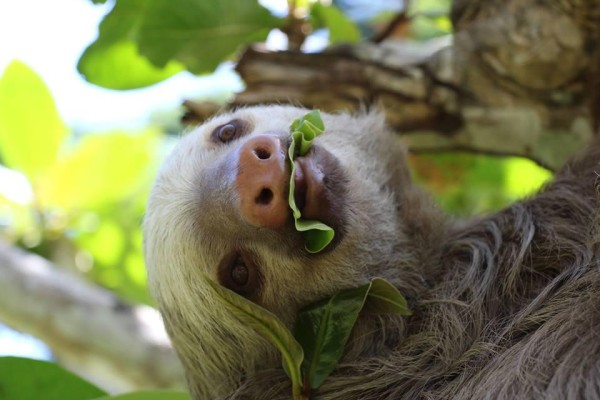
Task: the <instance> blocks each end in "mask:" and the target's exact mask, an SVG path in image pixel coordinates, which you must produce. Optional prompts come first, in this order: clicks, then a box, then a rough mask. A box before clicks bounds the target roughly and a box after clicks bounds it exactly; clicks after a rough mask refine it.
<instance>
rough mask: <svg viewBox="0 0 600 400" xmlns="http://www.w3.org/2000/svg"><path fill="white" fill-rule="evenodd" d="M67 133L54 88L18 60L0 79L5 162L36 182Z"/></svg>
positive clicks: (0, 142) (0, 141)
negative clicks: (54, 98)
mask: <svg viewBox="0 0 600 400" xmlns="http://www.w3.org/2000/svg"><path fill="white" fill-rule="evenodd" d="M66 134H67V128H66V127H65V125H64V123H63V121H62V120H61V118H60V116H59V115H58V112H57V110H56V106H55V104H54V100H53V99H52V95H51V94H50V91H49V90H48V88H47V87H46V85H45V84H44V82H43V81H42V80H41V79H40V77H39V76H38V75H37V74H36V73H35V72H33V71H32V70H31V69H30V68H29V67H28V66H26V65H25V64H23V63H21V62H19V61H14V62H12V63H11V64H10V65H9V66H8V67H7V68H6V71H5V72H4V75H3V76H2V78H0V154H1V155H2V160H3V163H4V164H5V165H6V166H7V167H10V168H14V169H16V170H19V171H21V172H23V173H24V174H26V175H27V177H28V178H29V179H30V180H32V181H36V179H37V178H38V177H39V175H40V174H41V173H42V172H44V170H45V169H46V168H48V167H49V166H50V165H51V164H52V163H54V161H55V160H56V157H57V155H58V150H59V147H60V145H61V144H62V142H63V139H64V138H65V136H66Z"/></svg>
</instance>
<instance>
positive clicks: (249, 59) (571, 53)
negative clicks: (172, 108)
mask: <svg viewBox="0 0 600 400" xmlns="http://www.w3.org/2000/svg"><path fill="white" fill-rule="evenodd" d="M596 3H597V2H572V1H565V0H551V1H548V2H533V1H527V0H506V1H505V0H502V1H499V0H498V1H496V0H494V1H485V2H483V1H471V0H457V1H455V2H454V4H453V12H452V19H453V23H454V26H455V35H454V36H453V39H452V43H449V42H448V43H443V42H440V41H439V40H437V41H434V42H430V43H428V44H426V45H424V46H423V45H422V44H419V46H422V47H416V46H415V45H414V44H410V43H406V42H392V41H389V42H383V43H381V44H373V43H362V44H359V45H354V46H344V47H337V48H333V49H330V50H327V51H325V52H322V53H317V54H305V53H300V52H292V51H287V52H268V51H264V50H261V49H260V48H259V47H256V46H255V47H252V48H249V49H248V50H247V51H246V52H245V53H244V54H243V56H242V58H241V60H240V61H239V63H238V66H237V70H238V72H239V73H240V74H241V76H242V78H243V80H244V81H245V82H246V89H245V90H244V91H243V92H242V93H239V94H238V95H237V96H236V98H235V99H234V101H233V105H239V104H260V103H286V102H288V103H295V104H302V105H305V106H307V107H314V108H321V109H323V110H325V111H333V112H335V111H340V110H346V111H353V110H357V109H359V108H360V107H364V105H367V106H375V107H377V108H379V109H380V110H382V111H383V112H384V113H385V115H386V118H387V121H388V123H389V124H390V125H391V126H392V127H393V128H395V129H396V130H397V131H398V132H400V133H401V134H402V135H405V136H406V137H407V140H408V142H409V144H410V146H411V148H412V149H413V150H414V151H432V150H433V151H437V150H457V149H458V150H471V151H476V152H483V153H492V154H512V155H519V156H525V157H529V158H531V159H533V160H534V161H537V162H538V163H540V164H542V165H544V166H547V167H549V168H552V169H556V168H558V167H559V166H560V165H562V164H563V162H564V161H565V160H566V158H567V157H568V156H569V155H570V154H572V152H573V151H575V150H577V149H579V148H582V147H583V146H584V145H585V143H587V141H588V140H589V139H590V138H591V137H592V136H593V133H592V132H593V128H592V121H591V118H590V114H591V113H590V107H589V105H590V103H591V101H590V100H591V98H592V87H593V85H591V84H590V74H591V72H593V71H594V70H595V68H594V62H595V60H596V59H597V54H598V51H599V47H600V46H599V44H598V43H600V37H599V32H600V28H598V27H599V26H600V6H599V5H597V4H596ZM592 113H593V112H592Z"/></svg>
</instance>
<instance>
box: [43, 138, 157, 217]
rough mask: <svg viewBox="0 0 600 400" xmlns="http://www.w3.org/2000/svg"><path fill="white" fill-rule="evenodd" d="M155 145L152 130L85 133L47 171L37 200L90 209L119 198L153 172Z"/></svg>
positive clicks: (45, 204)
mask: <svg viewBox="0 0 600 400" xmlns="http://www.w3.org/2000/svg"><path fill="white" fill-rule="evenodd" d="M158 144H159V141H158V132H156V131H154V130H147V131H145V132H143V133H142V134H139V135H130V134H126V133H123V132H112V133H103V134H93V135H86V136H85V137H84V138H83V139H82V140H81V142H80V143H78V145H77V146H76V147H75V148H74V149H73V151H72V152H71V153H70V154H68V155H67V156H65V157H64V158H63V159H61V160H60V162H58V163H57V164H56V165H55V166H54V167H53V168H52V170H50V171H49V172H48V175H47V176H46V178H45V180H44V182H42V183H41V184H40V187H39V193H38V195H39V198H40V202H41V203H42V204H43V205H44V206H47V207H61V208H64V209H81V208H83V209H91V208H94V207H96V206H98V205H100V204H106V203H109V202H114V201H116V200H119V199H123V198H125V197H127V196H128V195H130V194H131V193H132V192H133V191H135V190H136V189H139V188H140V185H141V184H142V183H143V179H141V178H143V177H149V176H150V175H151V173H152V172H153V170H152V168H151V167H152V165H153V164H152V161H153V160H154V159H155V155H156V150H157V148H158Z"/></svg>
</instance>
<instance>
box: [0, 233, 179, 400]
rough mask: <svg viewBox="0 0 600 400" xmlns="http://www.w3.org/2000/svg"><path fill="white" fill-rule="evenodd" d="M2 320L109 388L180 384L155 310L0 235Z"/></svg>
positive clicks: (112, 389)
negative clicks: (126, 300) (132, 303)
mask: <svg viewBox="0 0 600 400" xmlns="http://www.w3.org/2000/svg"><path fill="white" fill-rule="evenodd" d="M0 293H2V295H1V296H0V320H1V321H3V322H5V323H6V324H7V325H9V326H12V327H13V328H15V329H17V330H20V331H23V332H27V333H30V334H32V335H34V336H36V337H38V338H40V339H41V340H43V341H44V342H45V343H46V344H48V345H49V346H50V348H51V349H52V351H53V352H54V354H55V356H56V357H57V359H58V360H59V361H60V362H61V363H62V364H64V365H65V366H67V367H68V368H70V369H72V370H73V371H75V372H76V373H78V374H79V375H82V376H84V377H85V378H87V379H90V380H91V381H95V383H96V384H98V385H99V386H102V387H104V388H105V389H107V390H109V391H111V392H121V391H128V390H132V389H137V388H167V387H184V383H183V373H182V368H181V366H180V364H179V361H178V359H177V357H176V355H175V352H174V351H173V349H172V348H171V345H170V342H169V339H168V337H167V334H166V332H165V330H164V326H163V324H162V321H161V319H160V316H159V314H158V313H157V312H156V310H154V309H152V308H150V307H147V306H129V305H127V304H125V303H123V302H122V301H121V300H119V299H118V298H117V297H116V296H115V295H114V294H112V293H111V292H110V291H108V290H106V289H103V288H100V287H98V286H95V285H93V284H91V283H89V282H87V281H85V280H84V279H82V278H80V277H78V276H76V275H73V274H70V273H67V272H66V271H64V270H62V269H60V268H57V267H56V266H55V265H52V264H51V263H50V262H49V261H47V260H45V259H43V258H41V257H39V256H37V255H34V254H30V253H26V252H24V251H22V250H20V249H17V248H15V247H13V246H11V245H9V244H7V243H6V242H3V241H0Z"/></svg>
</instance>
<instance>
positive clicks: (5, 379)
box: [0, 357, 190, 400]
mask: <svg viewBox="0 0 600 400" xmlns="http://www.w3.org/2000/svg"><path fill="white" fill-rule="evenodd" d="M0 395H2V400H40V399H43V400H92V399H96V400H189V399H190V396H189V395H188V394H186V393H182V392H175V391H162V390H155V391H143V392H134V393H127V394H123V395H119V396H108V393H106V392H104V391H103V390H101V389H99V388H97V387H96V386H94V385H92V384H91V383H89V382H87V381H85V380H83V379H81V378H80V377H78V376H76V375H74V374H72V373H71V372H69V371H67V370H65V369H64V368H62V367H60V366H58V365H57V364H54V363H50V362H47V361H39V360H32V359H28V358H20V357H0Z"/></svg>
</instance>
